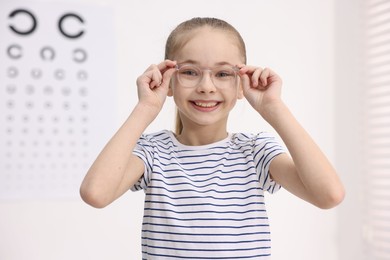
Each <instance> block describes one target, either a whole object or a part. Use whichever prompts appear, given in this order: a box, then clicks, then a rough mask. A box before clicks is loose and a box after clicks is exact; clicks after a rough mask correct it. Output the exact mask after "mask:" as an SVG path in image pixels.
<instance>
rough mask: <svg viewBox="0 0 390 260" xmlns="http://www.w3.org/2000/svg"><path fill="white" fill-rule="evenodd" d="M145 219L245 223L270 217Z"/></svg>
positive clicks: (163, 217)
mask: <svg viewBox="0 0 390 260" xmlns="http://www.w3.org/2000/svg"><path fill="white" fill-rule="evenodd" d="M144 218H150V219H153V218H156V219H174V220H179V221H211V222H212V221H238V222H244V221H247V220H256V219H262V220H266V219H268V217H249V218H242V217H240V218H238V219H235V218H175V217H166V216H154V215H146V214H145V215H144Z"/></svg>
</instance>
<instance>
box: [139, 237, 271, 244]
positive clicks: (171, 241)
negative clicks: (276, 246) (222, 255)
mask: <svg viewBox="0 0 390 260" xmlns="http://www.w3.org/2000/svg"><path fill="white" fill-rule="evenodd" d="M141 239H143V240H151V241H160V242H170V243H183V244H249V243H261V242H270V241H271V239H256V240H234V241H205V240H202V241H194V240H191V241H187V240H172V239H162V238H151V237H141Z"/></svg>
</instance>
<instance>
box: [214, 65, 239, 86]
mask: <svg viewBox="0 0 390 260" xmlns="http://www.w3.org/2000/svg"><path fill="white" fill-rule="evenodd" d="M236 75H237V74H236V71H235V70H234V69H233V68H231V67H218V68H215V69H213V70H212V80H213V83H214V85H215V86H216V87H219V88H228V87H232V86H234V84H235V82H236Z"/></svg>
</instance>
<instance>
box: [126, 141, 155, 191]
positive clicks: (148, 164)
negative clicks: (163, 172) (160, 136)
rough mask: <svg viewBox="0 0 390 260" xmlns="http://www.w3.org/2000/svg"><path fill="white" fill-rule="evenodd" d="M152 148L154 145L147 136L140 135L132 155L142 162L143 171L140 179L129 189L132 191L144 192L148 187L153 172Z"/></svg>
mask: <svg viewBox="0 0 390 260" xmlns="http://www.w3.org/2000/svg"><path fill="white" fill-rule="evenodd" d="M153 147H154V145H153V142H152V141H151V140H150V138H149V137H148V136H147V135H142V136H141V137H140V139H139V140H138V142H137V144H136V146H135V148H134V150H133V154H134V155H136V156H137V157H139V158H140V159H141V160H142V161H143V162H144V165H145V170H144V174H143V175H142V176H141V178H140V179H139V180H138V181H137V182H136V183H135V184H134V185H133V187H131V190H132V191H138V190H142V189H144V190H146V189H147V187H148V184H149V182H150V177H151V174H152V171H153V158H154V155H153V154H154V152H153V151H154V148H153Z"/></svg>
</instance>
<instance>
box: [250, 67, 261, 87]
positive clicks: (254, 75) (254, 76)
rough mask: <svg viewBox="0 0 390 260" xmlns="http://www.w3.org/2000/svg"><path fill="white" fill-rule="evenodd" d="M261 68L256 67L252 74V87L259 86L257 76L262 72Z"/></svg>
mask: <svg viewBox="0 0 390 260" xmlns="http://www.w3.org/2000/svg"><path fill="white" fill-rule="evenodd" d="M262 71H263V69H262V68H256V70H255V71H254V72H253V74H252V87H254V88H256V87H258V86H259V78H260V75H261V73H262Z"/></svg>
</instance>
